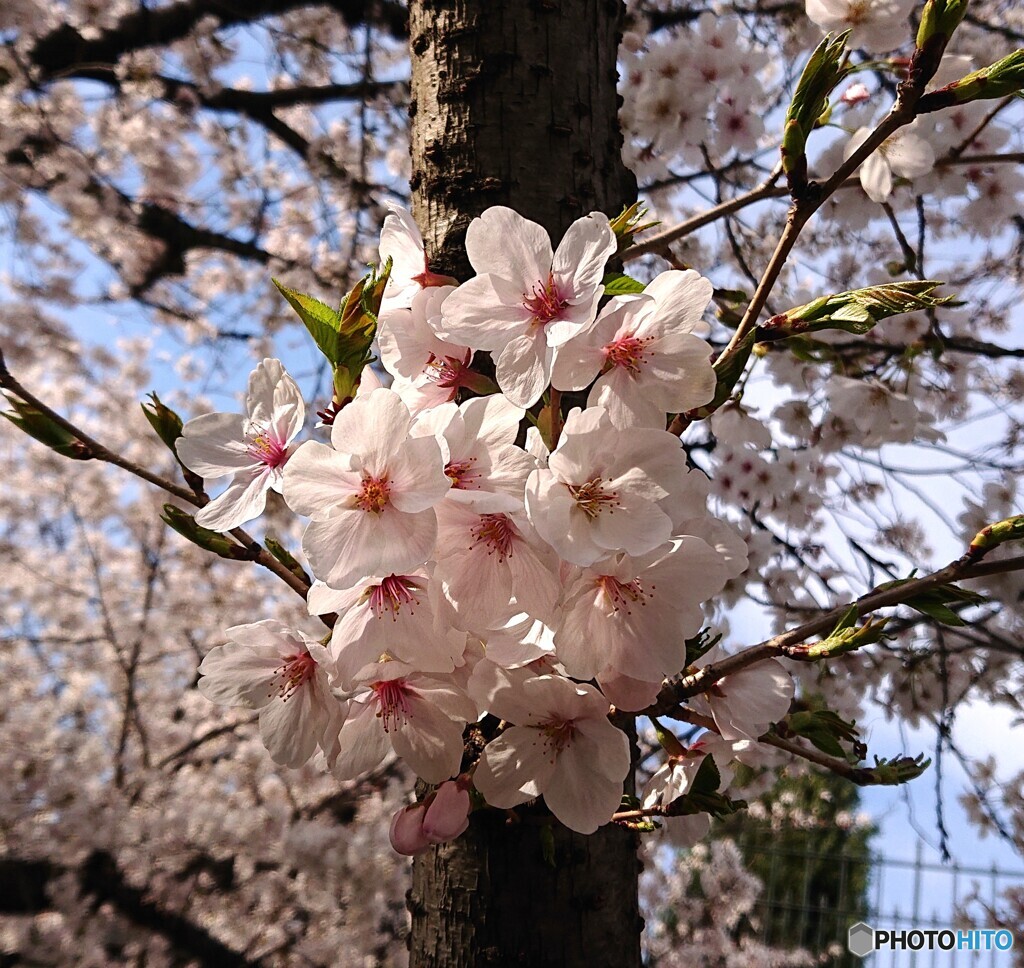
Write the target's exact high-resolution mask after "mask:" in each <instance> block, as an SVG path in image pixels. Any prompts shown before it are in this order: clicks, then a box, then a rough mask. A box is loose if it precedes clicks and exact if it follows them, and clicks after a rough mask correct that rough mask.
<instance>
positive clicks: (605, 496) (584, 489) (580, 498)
mask: <svg viewBox="0 0 1024 968" xmlns="http://www.w3.org/2000/svg"><path fill="white" fill-rule="evenodd" d="M602 484H603V481H602V479H601V478H600V477H593V478H591V479H590V480H589V481H587V482H586V483H585V484H566V485H565V486H566V488H567V489H568V491H569V493H570V494H571V495H572V499H573V500H574V501H575V502H576V506H577V507H578V508H579V509H580V510H581V511H582V512H583V513H584V514H585V515H586V516H587V517H588V518H590V519H591V520H593V519H594V518H596V517H597V516H598V515H599V514H600V513H601V512H602V511H604V510H605V509H606V508H607V509H608V513H609V514H612V513H614V510H615V508H618V507H622V505H621V504H619V496H618V494H616V493H615V492H614V491H605V489H604V487H603V486H602Z"/></svg>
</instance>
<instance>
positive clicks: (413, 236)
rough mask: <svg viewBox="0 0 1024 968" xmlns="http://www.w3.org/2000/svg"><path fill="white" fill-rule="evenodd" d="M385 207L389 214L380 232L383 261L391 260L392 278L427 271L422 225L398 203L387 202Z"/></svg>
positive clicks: (379, 249)
mask: <svg viewBox="0 0 1024 968" xmlns="http://www.w3.org/2000/svg"><path fill="white" fill-rule="evenodd" d="M385 205H387V207H388V214H387V215H386V216H385V218H384V225H383V226H382V227H381V230H380V245H379V248H378V252H379V254H380V261H381V263H382V264H383V263H384V262H387V260H388V259H391V260H392V263H393V264H392V267H391V273H392V276H396V277H401V278H404V277H406V276H408V277H411V276H415V275H418V274H419V273H421V272H423V270H424V269H425V268H426V259H425V258H424V255H423V239H422V237H421V236H420V229H419V226H418V225H417V224H416V220H415V219H414V218H413V217H412V213H411V212H409V211H408V209H405V208H402V206H400V205H398V204H396V203H394V202H385Z"/></svg>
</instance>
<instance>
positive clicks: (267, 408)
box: [245, 357, 285, 420]
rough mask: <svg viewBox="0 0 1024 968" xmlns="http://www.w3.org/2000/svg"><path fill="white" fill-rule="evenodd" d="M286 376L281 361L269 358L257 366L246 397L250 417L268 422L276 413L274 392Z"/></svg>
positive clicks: (251, 376)
mask: <svg viewBox="0 0 1024 968" xmlns="http://www.w3.org/2000/svg"><path fill="white" fill-rule="evenodd" d="M284 375H285V370H284V364H283V363H282V362H281V361H280V360H275V359H272V358H269V357H268V358H267V359H265V360H263V361H262V362H261V363H258V364H257V365H256V368H255V369H254V370H253V371H252V373H250V374H249V386H248V391H247V393H246V397H245V403H246V407H247V409H248V413H249V416H251V417H252V416H258V417H260V418H262V419H263V420H268V419H269V418H270V415H271V414H272V413H273V412H274V390H275V389H276V388H277V385H278V383H280V382H281V379H282V377H284Z"/></svg>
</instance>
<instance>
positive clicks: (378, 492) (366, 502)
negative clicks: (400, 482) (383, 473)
mask: <svg viewBox="0 0 1024 968" xmlns="http://www.w3.org/2000/svg"><path fill="white" fill-rule="evenodd" d="M390 499H391V482H390V481H388V479H387V478H386V477H364V478H363V486H362V488H361V489H360V491H359V493H358V494H357V495H356V507H357V508H359V510H360V511H372V512H373V513H374V514H380V512H381V511H383V510H384V508H385V507H386V506H387V504H388V501H389V500H390Z"/></svg>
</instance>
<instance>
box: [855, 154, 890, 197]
mask: <svg viewBox="0 0 1024 968" xmlns="http://www.w3.org/2000/svg"><path fill="white" fill-rule="evenodd" d="M860 184H861V187H862V188H863V189H864V191H865V192H866V193H867V196H868V198H870V199H871V201H873V202H878V203H879V204H881V203H882V202H884V201H885V200H886V199H888V197H889V196H890V195H891V194H892V170H891V169H890V168H889V163H888V162H887V161H886V160H885V159H884V158H883V157H882V155H881V154H880V153H879V152H877V151H876V152H875V153H874V154H873V155H871V157H870V158H868V159H867V160H866V161H865V162H864V164H863V165H861V166H860Z"/></svg>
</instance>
